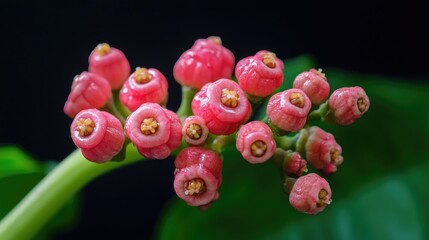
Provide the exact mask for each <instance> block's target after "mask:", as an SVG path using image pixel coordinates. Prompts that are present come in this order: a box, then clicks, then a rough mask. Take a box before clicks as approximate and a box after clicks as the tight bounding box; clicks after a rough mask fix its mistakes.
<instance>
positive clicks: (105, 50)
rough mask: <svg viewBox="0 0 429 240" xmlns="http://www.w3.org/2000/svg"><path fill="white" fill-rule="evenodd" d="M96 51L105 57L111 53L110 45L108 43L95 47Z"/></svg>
mask: <svg viewBox="0 0 429 240" xmlns="http://www.w3.org/2000/svg"><path fill="white" fill-rule="evenodd" d="M95 51H96V52H97V54H98V55H100V56H105V55H107V54H109V53H110V45H109V44H107V43H100V44H98V45H97V47H95Z"/></svg>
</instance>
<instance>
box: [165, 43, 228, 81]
mask: <svg viewBox="0 0 429 240" xmlns="http://www.w3.org/2000/svg"><path fill="white" fill-rule="evenodd" d="M234 64H235V58H234V55H233V54H232V52H231V51H230V50H228V49H227V48H225V47H224V46H222V42H221V40H220V38H219V37H209V38H207V39H198V40H197V41H195V43H194V45H193V46H192V48H191V49H189V50H187V51H186V52H184V53H183V54H182V55H181V56H180V58H179V59H178V60H177V62H176V64H175V65H174V69H173V73H174V78H175V79H176V81H177V82H179V83H180V84H181V85H183V86H188V87H191V88H195V89H201V88H202V87H203V86H204V85H205V84H206V83H209V82H214V81H216V80H218V79H220V78H231V76H232V71H233V69H234Z"/></svg>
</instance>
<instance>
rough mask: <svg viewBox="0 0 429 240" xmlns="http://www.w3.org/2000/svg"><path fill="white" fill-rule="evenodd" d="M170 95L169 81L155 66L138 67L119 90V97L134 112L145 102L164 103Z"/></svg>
mask: <svg viewBox="0 0 429 240" xmlns="http://www.w3.org/2000/svg"><path fill="white" fill-rule="evenodd" d="M167 95H168V82H167V79H166V78H165V77H164V75H163V74H162V73H161V72H160V71H158V70H157V69H155V68H149V69H146V68H137V69H136V71H135V72H134V73H133V74H131V76H130V77H129V78H128V80H127V81H126V82H125V84H124V85H123V86H122V88H121V91H120V92H119V99H120V100H121V103H122V104H124V105H125V106H126V107H127V108H128V109H129V110H131V111H132V112H133V111H135V110H136V109H137V108H139V107H140V106H141V105H142V104H143V103H149V102H150V103H158V104H159V105H161V106H162V105H164V104H165V102H166V99H167Z"/></svg>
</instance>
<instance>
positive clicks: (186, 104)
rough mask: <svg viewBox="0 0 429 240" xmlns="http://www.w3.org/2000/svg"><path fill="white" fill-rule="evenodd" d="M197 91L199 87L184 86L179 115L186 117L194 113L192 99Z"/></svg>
mask: <svg viewBox="0 0 429 240" xmlns="http://www.w3.org/2000/svg"><path fill="white" fill-rule="evenodd" d="M197 92H198V90H197V89H194V88H190V87H185V86H182V102H181V103H180V107H179V109H178V110H177V115H178V116H179V117H180V118H185V117H188V116H191V115H192V114H193V113H192V107H191V104H192V99H193V98H194V96H195V94H196V93H197Z"/></svg>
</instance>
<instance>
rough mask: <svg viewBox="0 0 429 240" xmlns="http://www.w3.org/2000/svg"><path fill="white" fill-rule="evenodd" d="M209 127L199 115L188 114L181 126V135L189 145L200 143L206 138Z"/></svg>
mask: <svg viewBox="0 0 429 240" xmlns="http://www.w3.org/2000/svg"><path fill="white" fill-rule="evenodd" d="M208 134H209V129H208V128H207V126H206V122H205V121H204V119H203V118H201V117H199V116H189V117H187V118H186V119H185V121H184V123H183V127H182V135H183V137H184V138H185V141H186V143H188V144H190V145H201V144H204V142H205V141H206V139H207V136H208Z"/></svg>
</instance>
